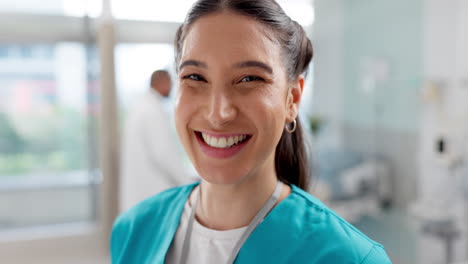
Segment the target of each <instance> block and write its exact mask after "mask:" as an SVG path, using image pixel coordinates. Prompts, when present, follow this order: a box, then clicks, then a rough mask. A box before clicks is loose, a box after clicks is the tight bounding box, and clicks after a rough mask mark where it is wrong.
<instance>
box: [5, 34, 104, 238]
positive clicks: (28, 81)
mask: <svg viewBox="0 0 468 264" xmlns="http://www.w3.org/2000/svg"><path fill="white" fill-rule="evenodd" d="M0 50H1V51H2V56H1V57H0V87H1V88H0V231H2V230H7V229H16V228H23V227H31V226H38V225H51V224H62V223H69V222H80V221H92V220H94V218H95V214H96V208H95V205H96V204H97V202H96V199H97V193H96V188H95V186H96V185H97V184H96V183H97V182H98V181H99V172H98V166H97V162H98V161H97V155H96V145H97V142H96V138H97V137H96V122H97V120H96V119H97V108H98V104H99V100H98V99H99V97H98V78H97V72H98V71H97V68H98V66H99V65H98V61H97V59H96V58H95V57H94V59H90V58H92V57H93V56H90V55H89V54H92V53H95V47H87V46H85V45H83V44H81V43H73V42H58V43H55V44H40V43H38V44H27V45H26V44H8V45H5V44H0Z"/></svg>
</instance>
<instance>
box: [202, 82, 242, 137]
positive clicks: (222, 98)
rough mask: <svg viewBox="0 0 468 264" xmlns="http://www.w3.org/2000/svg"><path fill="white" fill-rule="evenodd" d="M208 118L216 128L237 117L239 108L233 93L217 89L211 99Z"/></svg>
mask: <svg viewBox="0 0 468 264" xmlns="http://www.w3.org/2000/svg"><path fill="white" fill-rule="evenodd" d="M208 103H209V106H208V115H207V119H208V121H209V122H210V123H211V125H212V126H213V127H214V128H222V127H223V126H224V125H226V124H228V123H229V122H231V121H233V120H234V119H236V117H237V113H238V111H237V108H236V106H235V105H234V103H233V98H232V95H230V94H229V93H227V92H226V91H217V92H214V93H212V94H211V96H210V99H209V102H208Z"/></svg>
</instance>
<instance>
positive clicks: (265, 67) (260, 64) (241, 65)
mask: <svg viewBox="0 0 468 264" xmlns="http://www.w3.org/2000/svg"><path fill="white" fill-rule="evenodd" d="M186 66H195V67H200V68H208V65H207V64H206V63H204V62H201V61H198V60H186V61H184V62H182V63H181V64H180V66H179V70H181V69H182V68H183V67H186ZM234 67H236V68H249V67H256V68H261V69H263V70H265V71H267V72H268V73H270V74H272V73H273V69H272V68H271V67H270V66H269V65H267V64H266V63H263V62H260V61H254V60H249V61H243V62H239V63H236V64H235V65H234Z"/></svg>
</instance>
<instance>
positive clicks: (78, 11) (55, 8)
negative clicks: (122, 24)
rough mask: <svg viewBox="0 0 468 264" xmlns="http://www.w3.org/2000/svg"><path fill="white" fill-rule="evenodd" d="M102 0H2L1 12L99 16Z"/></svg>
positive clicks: (0, 4) (0, 3) (0, 2)
mask: <svg viewBox="0 0 468 264" xmlns="http://www.w3.org/2000/svg"><path fill="white" fill-rule="evenodd" d="M101 2H102V1H101V0H93V1H86V0H44V1H35V0H17V1H0V12H18V13H29V14H56V15H67V16H83V15H85V14H88V15H89V16H92V17H97V16H99V14H100V13H101Z"/></svg>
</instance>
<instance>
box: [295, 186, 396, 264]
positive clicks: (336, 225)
mask: <svg viewBox="0 0 468 264" xmlns="http://www.w3.org/2000/svg"><path fill="white" fill-rule="evenodd" d="M291 194H292V197H291V198H292V199H293V200H294V202H295V203H296V205H298V207H296V208H297V209H299V210H300V211H298V212H296V214H298V215H299V217H301V218H302V220H303V221H302V224H301V226H300V227H298V228H299V229H301V232H303V234H304V238H305V239H306V240H312V239H313V240H315V241H320V244H321V245H322V247H323V251H322V252H321V253H322V255H323V258H324V259H329V258H331V259H335V258H340V257H342V258H343V261H344V260H345V259H353V260H354V261H356V263H382V264H384V263H390V261H389V259H388V257H387V255H386V253H385V250H384V247H383V246H382V245H380V244H379V243H377V242H375V241H373V240H372V239H370V238H369V237H367V236H366V235H365V234H363V233H362V232H361V231H359V230H358V229H357V228H355V227H354V226H353V225H351V224H350V223H348V222H347V221H346V220H344V219H343V218H341V217H340V216H339V215H338V214H336V213H335V212H334V211H332V210H331V209H330V208H328V207H327V206H326V205H325V204H323V203H322V202H321V201H320V200H319V199H317V198H315V197H314V196H312V195H311V194H309V193H307V192H305V191H303V190H301V189H299V188H298V187H296V186H292V193H291ZM370 256H372V257H371V258H374V259H377V258H378V260H379V261H377V262H368V260H366V259H370Z"/></svg>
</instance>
